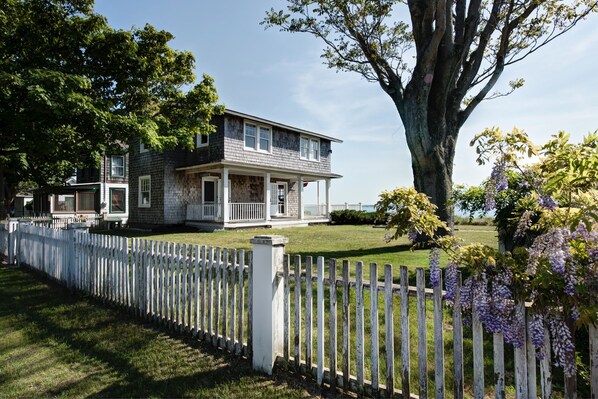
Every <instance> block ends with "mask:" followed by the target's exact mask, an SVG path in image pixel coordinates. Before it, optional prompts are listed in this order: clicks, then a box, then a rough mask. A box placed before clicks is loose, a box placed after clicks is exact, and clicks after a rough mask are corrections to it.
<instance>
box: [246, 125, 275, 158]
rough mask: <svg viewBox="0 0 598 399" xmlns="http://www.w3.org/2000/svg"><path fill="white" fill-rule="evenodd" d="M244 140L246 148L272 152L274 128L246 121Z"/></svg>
mask: <svg viewBox="0 0 598 399" xmlns="http://www.w3.org/2000/svg"><path fill="white" fill-rule="evenodd" d="M244 141H245V149H246V150H254V151H260V152H267V153H271V152H272V128H270V127H269V126H262V125H256V124H253V123H249V122H245V129H244Z"/></svg>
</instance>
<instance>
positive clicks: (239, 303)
mask: <svg viewBox="0 0 598 399" xmlns="http://www.w3.org/2000/svg"><path fill="white" fill-rule="evenodd" d="M244 269H245V251H244V250H242V249H241V250H240V251H239V271H238V273H239V284H238V286H237V289H238V294H237V307H238V311H237V317H238V322H237V325H238V326H239V327H238V328H237V348H236V349H235V353H236V354H237V355H240V354H241V352H242V351H243V320H244V319H243V314H244V313H245V312H244V309H245V307H244V303H243V300H244V297H245V295H244V292H245V290H244V288H245V282H244V276H245V270H244Z"/></svg>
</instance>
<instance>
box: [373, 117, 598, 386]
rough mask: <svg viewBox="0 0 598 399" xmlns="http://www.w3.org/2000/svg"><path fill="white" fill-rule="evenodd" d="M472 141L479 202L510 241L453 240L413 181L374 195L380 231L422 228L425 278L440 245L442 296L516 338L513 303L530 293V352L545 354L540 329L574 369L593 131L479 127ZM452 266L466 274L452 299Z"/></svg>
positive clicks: (590, 241)
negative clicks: (546, 133) (480, 173)
mask: <svg viewBox="0 0 598 399" xmlns="http://www.w3.org/2000/svg"><path fill="white" fill-rule="evenodd" d="M472 145H475V146H476V150H477V153H478V162H479V163H480V164H483V163H486V162H493V168H492V173H491V176H490V178H489V179H488V180H487V181H486V183H485V187H484V188H485V190H484V199H483V201H478V203H482V202H483V209H479V211H482V212H488V211H495V212H496V219H497V220H496V222H497V225H498V227H499V231H500V236H501V237H503V239H504V238H505V237H508V238H509V241H510V245H507V246H506V248H507V249H508V251H504V252H502V253H499V252H498V251H496V250H494V249H492V248H489V247H485V246H482V245H480V244H472V245H467V246H462V245H459V242H458V241H457V240H456V239H455V238H454V237H451V236H441V235H438V234H437V232H438V231H439V229H440V230H442V229H446V225H445V224H444V223H442V222H441V221H440V220H438V218H436V217H435V215H434V210H435V208H434V206H433V205H432V204H430V203H429V201H428V199H427V198H422V197H421V196H422V194H419V193H417V192H415V190H413V189H397V190H395V191H393V192H392V193H383V194H382V196H381V200H380V201H379V202H378V204H377V210H378V212H384V210H389V209H390V210H391V211H392V212H391V215H392V216H391V217H390V219H389V223H388V225H387V228H388V229H390V230H392V233H391V234H389V235H388V236H387V237H388V238H389V239H395V238H397V237H398V236H401V235H405V234H410V235H411V236H414V235H416V234H417V235H424V236H425V237H426V238H427V240H429V241H430V242H432V243H433V245H434V246H435V247H437V248H434V249H433V250H432V252H431V255H430V276H431V278H430V280H431V284H432V285H437V284H438V281H439V274H440V265H439V249H442V250H444V251H445V252H447V253H448V254H449V258H450V263H449V264H448V266H447V268H446V297H445V298H446V301H447V302H448V303H449V304H454V305H455V306H460V307H461V309H462V310H463V311H464V314H465V315H466V316H467V315H469V317H471V314H472V313H473V312H475V314H476V315H477V317H478V319H479V320H480V322H481V323H482V324H483V325H484V327H485V329H486V331H488V332H489V333H498V332H500V333H503V334H504V339H505V341H506V342H509V343H511V344H513V345H514V346H515V347H519V346H521V345H522V344H523V342H524V337H525V326H524V320H525V318H524V314H523V306H518V305H517V304H518V303H524V302H530V303H531V305H530V309H529V317H528V323H529V331H530V339H531V342H532V344H533V345H534V347H535V348H536V355H537V357H538V358H543V357H544V356H545V353H544V342H545V339H546V338H547V337H546V332H547V331H548V333H549V335H550V339H551V343H552V350H553V352H554V363H555V365H556V366H560V367H563V369H564V372H565V375H566V376H572V375H575V373H576V365H575V346H574V342H573V337H574V336H575V329H576V328H578V327H580V326H583V325H588V324H589V323H596V319H597V315H598V201H597V200H598V190H597V188H598V183H597V182H598V136H597V135H596V134H590V135H588V136H587V137H586V138H584V140H583V142H582V143H580V144H572V143H569V136H568V135H566V134H564V133H559V134H558V135H555V136H553V137H552V138H551V140H550V141H549V142H548V143H546V144H545V145H543V146H541V147H536V146H535V145H534V144H533V143H532V142H531V141H530V140H529V138H528V137H527V135H526V134H525V133H523V132H522V131H519V130H517V129H515V130H513V131H512V132H510V133H506V134H503V133H502V132H501V131H500V130H498V129H487V130H486V131H484V132H482V133H480V134H479V135H477V136H476V137H475V138H474V140H473V141H472ZM532 158H534V159H535V160H536V161H535V162H533V163H532V162H529V160H530V159H532ZM477 192H479V190H478V191H477ZM393 193H394V194H393ZM410 196H413V198H410ZM471 203H473V202H470V204H471ZM389 205H391V206H392V207H391V208H389ZM472 209H473V207H471V206H470V207H469V208H468V210H469V211H471V210H472ZM393 212H394V213H393ZM458 268H462V269H467V270H468V272H469V273H468V274H469V276H468V277H467V279H466V280H465V281H464V282H463V287H462V289H461V295H460V301H459V303H454V299H455V288H456V283H457V270H458Z"/></svg>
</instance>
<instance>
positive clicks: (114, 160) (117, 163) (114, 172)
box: [110, 155, 125, 178]
mask: <svg viewBox="0 0 598 399" xmlns="http://www.w3.org/2000/svg"><path fill="white" fill-rule="evenodd" d="M110 177H120V178H124V177H125V157H124V156H123V155H112V156H111V157H110Z"/></svg>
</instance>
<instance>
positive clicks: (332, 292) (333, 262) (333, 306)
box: [329, 259, 337, 392]
mask: <svg viewBox="0 0 598 399" xmlns="http://www.w3.org/2000/svg"><path fill="white" fill-rule="evenodd" d="M329 276H330V277H329V281H330V294H329V295H330V320H329V324H330V327H329V328H330V331H329V335H330V337H329V338H330V389H331V390H332V392H334V391H335V390H336V360H337V353H336V259H330V269H329Z"/></svg>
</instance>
